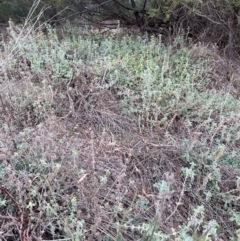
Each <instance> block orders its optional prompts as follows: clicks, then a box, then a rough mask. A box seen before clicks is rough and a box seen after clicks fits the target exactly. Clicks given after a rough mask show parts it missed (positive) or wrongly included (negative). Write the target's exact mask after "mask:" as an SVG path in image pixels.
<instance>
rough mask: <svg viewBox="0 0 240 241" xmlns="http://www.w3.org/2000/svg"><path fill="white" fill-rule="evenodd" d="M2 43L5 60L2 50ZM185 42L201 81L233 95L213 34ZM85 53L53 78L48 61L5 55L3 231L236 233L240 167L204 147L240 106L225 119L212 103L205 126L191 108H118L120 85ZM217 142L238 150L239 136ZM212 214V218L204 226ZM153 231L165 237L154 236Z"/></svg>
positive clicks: (31, 234)
mask: <svg viewBox="0 0 240 241" xmlns="http://www.w3.org/2000/svg"><path fill="white" fill-rule="evenodd" d="M65 34H66V35H67V33H65ZM40 37H41V38H47V37H43V36H42V35H41V36H37V39H40ZM52 37H53V36H51V38H52ZM141 37H142V38H144V36H141ZM72 38H73V37H72ZM89 38H92V39H94V38H96V36H93V37H92V36H89ZM104 38H105V40H106V38H109V39H111V41H119V42H120V41H121V40H120V39H119V38H118V37H115V36H114V37H112V36H111V35H110V36H108V35H107V36H106V37H104ZM56 41H57V40H56ZM93 41H94V40H93ZM47 42H48V40H47V41H46V43H47ZM149 43H150V40H149ZM7 44H8V43H5V44H4V46H3V49H2V53H1V58H2V60H4V59H5V60H6V59H7V56H9V54H10V52H9V51H10V49H7V47H6V46H7ZM64 46H65V47H66V45H64ZM66 48H67V47H66ZM86 48H87V46H86ZM173 50H174V51H176V52H177V51H178V49H177V48H176V49H174V48H173ZM26 51H27V50H26ZM39 51H40V50H39ZM189 51H190V57H191V59H192V60H193V62H194V61H196V62H198V61H199V60H200V61H205V60H207V61H208V63H209V64H208V67H207V68H205V71H204V72H203V73H202V74H201V76H202V78H204V77H205V76H208V78H209V79H210V82H208V84H207V85H206V89H204V90H203V92H204V93H210V95H215V94H216V93H222V94H223V95H224V94H228V93H229V94H231V95H232V96H233V97H234V98H236V103H238V102H237V100H238V99H239V93H240V92H239V91H240V89H239V71H240V69H239V63H238V60H234V61H230V60H226V59H225V58H224V57H223V55H222V54H221V53H220V52H218V50H217V48H216V47H215V46H213V45H209V46H202V45H193V44H190V46H189ZM66 52H67V53H68V54H69V55H71V53H70V52H69V50H67V49H66ZM71 56H72V55H71ZM71 56H70V57H71ZM67 57H68V56H67ZM70 57H69V58H70ZM39 58H40V57H39ZM83 58H84V56H83ZM99 61H100V60H99ZM119 61H120V60H119ZM2 62H3V63H6V62H4V61H2ZM86 62H87V61H86ZM90 62H91V61H89V62H88V64H87V63H84V62H82V63H80V64H79V65H78V66H77V68H78V69H77V70H76V69H74V70H73V75H72V76H71V77H66V76H62V77H61V80H60V81H55V80H54V76H53V73H52V72H51V68H52V66H51V65H48V64H47V61H46V64H45V65H44V66H43V68H42V70H41V71H40V70H35V71H34V70H33V62H31V60H29V59H28V58H27V57H26V55H24V54H22V52H21V51H19V52H17V53H14V59H12V62H10V63H7V64H5V65H2V73H1V79H0V83H1V85H0V117H1V119H0V124H1V128H0V172H1V186H0V189H1V193H0V237H1V238H2V240H7V241H10V240H23V241H30V240H89V241H90V240H184V238H182V239H180V234H181V232H182V233H183V230H184V224H185V225H186V226H187V223H188V222H189V223H190V225H189V229H188V230H187V233H188V235H190V236H191V237H192V240H219V241H220V240H230V237H235V238H237V234H236V231H237V230H238V227H237V223H236V222H234V221H232V220H231V221H230V220H229V219H230V218H231V217H232V216H231V212H230V211H229V209H232V210H233V212H234V213H236V214H237V213H238V212H239V202H238V196H239V183H238V180H239V179H238V178H239V176H240V170H239V169H238V163H234V164H235V165H231V164H229V163H228V164H226V163H223V162H217V161H218V159H220V157H221V156H222V153H220V152H222V150H221V149H217V148H216V146H215V147H214V148H215V149H214V148H212V147H213V146H214V143H215V142H217V138H216V136H217V135H221V132H220V131H222V128H223V127H225V126H226V128H228V127H229V126H230V127H231V126H234V124H235V123H236V122H238V121H239V117H238V113H237V112H236V113H235V114H232V115H229V116H226V118H225V117H224V118H222V119H221V118H220V117H219V115H218V114H217V111H216V112H214V113H213V114H212V115H211V118H212V120H211V123H216V125H215V126H213V127H212V128H211V129H207V125H208V124H204V123H207V122H206V121H205V122H204V121H203V122H201V120H200V119H201V118H203V117H202V116H201V115H200V116H199V117H196V116H195V115H192V116H191V114H188V112H183V113H185V114H182V113H180V112H179V113H178V112H177V111H175V112H174V111H173V112H172V114H170V115H169V116H168V119H167V121H166V124H165V125H162V124H161V123H160V122H161V118H163V117H161V114H160V115H159V116H158V117H157V119H154V121H155V122H154V124H151V123H152V122H149V118H148V117H146V116H144V115H141V114H138V113H135V114H131V115H123V114H122V108H123V107H122V104H121V103H122V102H121V101H122V100H123V99H124V96H123V94H122V93H123V92H124V91H123V90H124V87H123V90H122V89H120V86H118V85H112V86H109V87H107V88H105V87H103V86H104V84H105V82H106V81H109V82H110V80H108V79H107V78H108V76H107V74H106V73H105V72H104V71H105V70H104V71H103V72H102V71H100V72H99V73H100V74H99V73H98V72H97V71H98V69H97V68H95V67H94V66H92V65H91V63H90ZM105 64H106V63H105ZM74 67H76V66H74ZM119 68H120V67H119ZM109 78H110V77H109ZM133 79H134V78H133ZM136 81H137V79H136ZM107 83H108V82H107ZM125 88H127V87H125ZM124 93H125V94H126V92H124ZM131 101H133V102H134V101H136V102H138V101H139V102H140V100H131ZM195 107H196V108H198V106H197V104H196V106H190V107H188V108H192V109H194V108H195ZM173 108H175V107H173ZM204 111H205V110H204V108H203V109H201V107H200V106H199V112H201V113H204ZM150 115H151V114H150ZM204 118H205V117H204ZM204 118H203V119H204ZM151 120H152V119H151ZM188 121H191V122H192V125H191V126H190V125H188V124H189V122H188ZM159 123H160V124H159ZM234 131H236V133H237V131H238V126H237V127H236V129H234ZM184 140H188V143H187V145H184V143H185V142H184ZM202 143H203V145H201V144H202ZM204 145H205V146H204ZM225 146H226V147H225V148H226V149H227V150H228V149H229V150H230V149H231V150H236V152H237V151H238V150H237V149H238V148H239V140H238V139H236V140H234V142H233V141H229V142H225ZM204 153H208V155H207V154H206V155H204ZM198 154H199V155H198ZM194 155H195V156H194ZM209 156H214V157H215V159H214V160H217V161H216V165H215V166H213V165H210V164H209V162H210V160H209V159H208V158H209ZM184 168H185V169H184ZM164 185H165V186H164ZM207 192H210V193H211V197H210V198H206V195H207ZM201 205H202V206H204V208H205V210H204V211H203V210H202V211H201V209H200V211H199V209H197V207H199V206H201ZM194 212H195V216H194ZM210 220H215V221H216V222H217V223H218V227H217V232H216V235H213V234H211V235H210V236H209V237H207V236H206V234H207V233H208V232H209V230H208V228H209V227H210V226H209V225H210V224H211V223H209V221H210ZM143 224H144V225H145V226H144V225H143ZM147 225H148V226H147ZM205 225H207V226H205ZM157 232H159V233H160V232H161V233H162V234H165V235H166V238H165V239H163V238H162V239H161V238H159V239H157V238H155V239H154V237H155V236H154V233H156V234H157ZM213 233H214V232H213ZM236 240H237V239H236Z"/></svg>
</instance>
